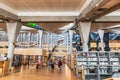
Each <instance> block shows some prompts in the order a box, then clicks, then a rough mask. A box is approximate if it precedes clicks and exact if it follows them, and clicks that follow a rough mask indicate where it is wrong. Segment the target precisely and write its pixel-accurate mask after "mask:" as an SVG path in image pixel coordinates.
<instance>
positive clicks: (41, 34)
mask: <svg viewBox="0 0 120 80" xmlns="http://www.w3.org/2000/svg"><path fill="white" fill-rule="evenodd" d="M39 35H40V38H39V47H40V48H42V36H43V30H39Z"/></svg>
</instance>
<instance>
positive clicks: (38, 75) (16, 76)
mask: <svg viewBox="0 0 120 80" xmlns="http://www.w3.org/2000/svg"><path fill="white" fill-rule="evenodd" d="M0 80H80V79H78V78H77V77H76V76H75V75H74V74H73V73H72V72H71V71H70V69H69V68H68V67H67V65H63V67H62V70H60V69H58V68H57V66H55V69H54V70H53V71H52V70H50V69H48V68H45V67H44V68H40V69H39V70H36V69H35V66H29V68H28V66H26V67H25V66H24V67H22V69H21V71H20V72H16V73H11V74H9V75H7V76H4V77H3V78H0Z"/></svg>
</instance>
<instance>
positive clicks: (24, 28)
mask: <svg viewBox="0 0 120 80" xmlns="http://www.w3.org/2000/svg"><path fill="white" fill-rule="evenodd" d="M21 30H35V29H34V28H30V27H27V26H22V28H21Z"/></svg>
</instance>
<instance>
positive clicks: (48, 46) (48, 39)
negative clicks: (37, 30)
mask: <svg viewBox="0 0 120 80" xmlns="http://www.w3.org/2000/svg"><path fill="white" fill-rule="evenodd" d="M49 48H50V33H47V51H48V52H49Z"/></svg>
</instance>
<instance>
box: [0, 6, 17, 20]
mask: <svg viewBox="0 0 120 80" xmlns="http://www.w3.org/2000/svg"><path fill="white" fill-rule="evenodd" d="M0 19H3V20H8V21H9V20H14V21H16V20H18V16H17V15H15V14H13V13H10V12H8V11H6V10H4V9H2V8H0Z"/></svg>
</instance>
